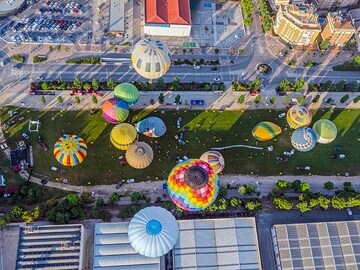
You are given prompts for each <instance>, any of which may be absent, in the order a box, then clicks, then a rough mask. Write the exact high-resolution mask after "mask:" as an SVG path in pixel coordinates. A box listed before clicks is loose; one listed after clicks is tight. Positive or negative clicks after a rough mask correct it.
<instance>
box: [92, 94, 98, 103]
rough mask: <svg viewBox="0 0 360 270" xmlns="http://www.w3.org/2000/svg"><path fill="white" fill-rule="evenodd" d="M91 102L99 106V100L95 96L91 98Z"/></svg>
mask: <svg viewBox="0 0 360 270" xmlns="http://www.w3.org/2000/svg"><path fill="white" fill-rule="evenodd" d="M91 100H92V102H93V103H94V104H97V103H98V100H97V97H96V96H95V95H92V96H91Z"/></svg>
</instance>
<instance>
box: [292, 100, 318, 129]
mask: <svg viewBox="0 0 360 270" xmlns="http://www.w3.org/2000/svg"><path fill="white" fill-rule="evenodd" d="M311 119H312V115H311V112H310V110H309V109H307V108H305V107H304V106H299V105H295V106H292V107H291V108H290V109H289V110H288V112H287V114H286V120H287V122H288V124H289V126H290V127H291V128H294V129H297V128H299V127H304V126H308V125H310V123H311Z"/></svg>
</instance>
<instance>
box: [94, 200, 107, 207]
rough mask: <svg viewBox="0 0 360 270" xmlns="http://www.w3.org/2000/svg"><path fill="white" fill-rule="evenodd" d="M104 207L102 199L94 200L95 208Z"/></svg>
mask: <svg viewBox="0 0 360 270" xmlns="http://www.w3.org/2000/svg"><path fill="white" fill-rule="evenodd" d="M104 205H105V202H104V199H103V198H98V199H97V200H96V207H103V206H104Z"/></svg>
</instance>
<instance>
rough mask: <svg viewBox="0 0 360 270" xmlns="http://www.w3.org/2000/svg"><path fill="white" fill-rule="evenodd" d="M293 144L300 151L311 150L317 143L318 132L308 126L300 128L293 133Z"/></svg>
mask: <svg viewBox="0 0 360 270" xmlns="http://www.w3.org/2000/svg"><path fill="white" fill-rule="evenodd" d="M291 144H292V146H293V147H294V148H295V149H296V150H298V151H300V152H307V151H310V150H311V149H313V148H314V147H315V145H316V133H315V131H314V130H312V129H311V128H308V127H302V128H298V129H297V130H295V131H294V132H293V134H292V135H291Z"/></svg>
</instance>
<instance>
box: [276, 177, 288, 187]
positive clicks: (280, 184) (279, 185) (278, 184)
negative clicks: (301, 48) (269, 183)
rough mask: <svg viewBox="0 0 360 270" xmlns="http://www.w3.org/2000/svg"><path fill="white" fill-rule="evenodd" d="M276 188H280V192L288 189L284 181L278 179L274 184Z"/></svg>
mask: <svg viewBox="0 0 360 270" xmlns="http://www.w3.org/2000/svg"><path fill="white" fill-rule="evenodd" d="M276 186H277V187H278V188H280V189H281V190H282V189H287V188H288V185H287V182H286V181H284V180H281V179H279V180H278V181H277V182H276Z"/></svg>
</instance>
